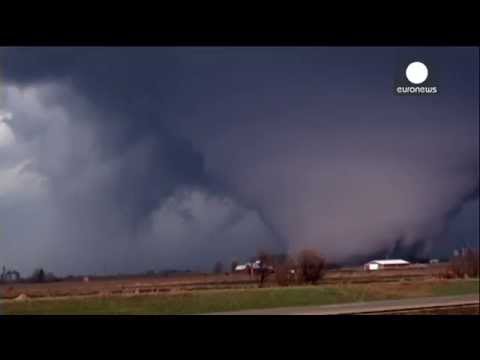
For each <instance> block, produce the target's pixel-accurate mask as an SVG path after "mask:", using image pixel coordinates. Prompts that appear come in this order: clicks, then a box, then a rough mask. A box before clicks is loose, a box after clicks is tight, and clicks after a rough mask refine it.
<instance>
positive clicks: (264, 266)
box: [255, 250, 273, 287]
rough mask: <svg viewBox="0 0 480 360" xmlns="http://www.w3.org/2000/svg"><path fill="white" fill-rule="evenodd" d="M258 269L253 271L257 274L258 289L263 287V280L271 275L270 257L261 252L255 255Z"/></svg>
mask: <svg viewBox="0 0 480 360" xmlns="http://www.w3.org/2000/svg"><path fill="white" fill-rule="evenodd" d="M257 261H258V267H257V268H256V269H255V270H256V272H257V274H258V279H259V281H258V287H263V285H264V283H265V280H266V279H267V277H268V276H269V275H270V274H271V273H272V270H273V267H272V257H271V256H270V255H269V254H268V253H267V252H266V251H263V250H260V251H259V252H258V255H257Z"/></svg>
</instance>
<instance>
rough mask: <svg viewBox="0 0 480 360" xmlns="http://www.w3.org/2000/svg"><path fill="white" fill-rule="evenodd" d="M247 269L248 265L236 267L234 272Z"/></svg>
mask: <svg viewBox="0 0 480 360" xmlns="http://www.w3.org/2000/svg"><path fill="white" fill-rule="evenodd" d="M248 267H249V265H248V264H241V265H237V266H235V271H246V270H247V269H248Z"/></svg>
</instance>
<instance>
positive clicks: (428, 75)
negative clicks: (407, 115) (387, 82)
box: [394, 60, 438, 95]
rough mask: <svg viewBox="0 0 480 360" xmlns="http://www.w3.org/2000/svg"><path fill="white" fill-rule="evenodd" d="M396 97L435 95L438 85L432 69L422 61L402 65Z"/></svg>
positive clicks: (398, 76)
mask: <svg viewBox="0 0 480 360" xmlns="http://www.w3.org/2000/svg"><path fill="white" fill-rule="evenodd" d="M394 93H395V94H396V95H435V94H438V84H436V81H435V72H434V71H432V67H431V65H430V64H429V65H428V66H427V65H426V64H425V63H424V62H422V61H418V60H415V61H411V62H408V63H405V64H402V66H401V67H400V70H399V72H398V73H397V78H396V81H395V89H394Z"/></svg>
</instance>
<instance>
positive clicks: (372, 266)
mask: <svg viewBox="0 0 480 360" xmlns="http://www.w3.org/2000/svg"><path fill="white" fill-rule="evenodd" d="M408 265H410V263H409V262H408V261H405V260H401V259H391V260H390V259H389V260H372V261H369V262H368V263H366V264H365V265H363V268H364V269H365V270H366V271H370V270H381V269H392V268H393V269H394V268H402V267H405V266H408Z"/></svg>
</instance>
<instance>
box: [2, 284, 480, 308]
mask: <svg viewBox="0 0 480 360" xmlns="http://www.w3.org/2000/svg"><path fill="white" fill-rule="evenodd" d="M478 293H479V280H478V279H473V280H430V281H427V280H423V281H396V282H372V283H369V284H362V283H351V284H346V283H338V284H330V285H329V284H324V285H317V286H295V287H283V288H280V287H270V288H264V289H258V288H248V287H247V288H242V289H227V290H215V289H211V290H208V291H205V290H177V291H169V292H164V293H158V294H153V295H133V296H132V295H129V296H126V295H109V296H91V297H85V298H78V297H66V298H63V299H52V298H50V299H35V300H25V301H14V300H13V301H12V300H10V301H4V302H3V303H2V304H1V305H0V309H1V312H2V313H4V314H198V313H210V312H223V311H235V310H245V309H265V308H275V307H289V306H308V305H327V304H339V303H351V302H352V303H353V302H366V301H374V300H389V299H392V300H393V299H408V298H415V297H419V298H420V297H431V296H452V295H463V294H478Z"/></svg>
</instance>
